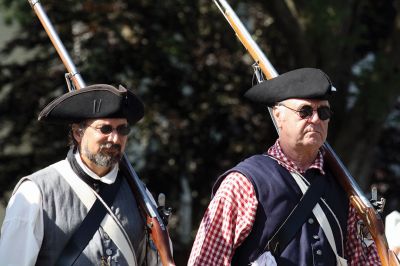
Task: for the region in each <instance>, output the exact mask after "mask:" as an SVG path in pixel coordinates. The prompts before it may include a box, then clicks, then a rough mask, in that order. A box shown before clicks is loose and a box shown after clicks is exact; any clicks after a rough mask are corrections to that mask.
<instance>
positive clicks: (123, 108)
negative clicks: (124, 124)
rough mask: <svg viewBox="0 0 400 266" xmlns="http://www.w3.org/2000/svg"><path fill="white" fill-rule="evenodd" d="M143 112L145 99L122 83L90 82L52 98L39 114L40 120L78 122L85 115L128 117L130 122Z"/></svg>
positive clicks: (85, 116)
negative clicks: (92, 83)
mask: <svg viewBox="0 0 400 266" xmlns="http://www.w3.org/2000/svg"><path fill="white" fill-rule="evenodd" d="M143 115H144V106H143V103H142V101H141V100H140V99H139V98H138V97H137V96H136V95H135V94H134V93H133V92H131V91H130V90H127V89H125V88H124V87H123V86H121V85H119V88H118V89H117V88H115V87H113V86H111V85H107V84H95V85H90V86H87V87H85V88H82V89H80V90H76V91H71V92H68V93H66V94H63V95H61V96H60V97H58V98H56V99H55V100H53V101H52V102H51V103H49V104H48V105H47V106H46V107H45V108H44V109H43V110H42V111H41V112H40V114H39V117H38V120H39V121H49V122H67V123H78V122H81V121H83V120H86V119H96V118H126V119H127V120H128V123H129V124H130V125H133V124H135V123H136V122H138V121H139V120H140V119H142V117H143Z"/></svg>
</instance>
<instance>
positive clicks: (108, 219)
mask: <svg viewBox="0 0 400 266" xmlns="http://www.w3.org/2000/svg"><path fill="white" fill-rule="evenodd" d="M143 114H144V107H143V104H142V102H141V101H140V99H139V98H138V97H137V96H136V95H135V94H133V93H132V92H131V91H129V90H126V89H125V88H123V87H122V86H120V87H119V88H118V89H117V88H115V87H113V86H110V85H105V84H97V85H91V86H88V87H86V88H83V89H81V90H79V91H73V92H69V93H66V94H64V95H62V96H60V97H58V98H57V99H55V100H54V101H53V102H51V103H50V104H49V105H47V106H46V107H45V108H44V109H43V110H42V112H41V113H40V114H39V120H40V121H46V122H62V123H68V124H70V125H71V130H70V136H69V137H70V146H71V148H70V150H69V152H68V154H67V158H66V159H65V160H62V161H59V162H57V163H54V164H52V165H50V166H48V167H46V168H44V169H42V170H40V171H38V172H35V173H33V174H32V175H29V176H27V177H24V178H22V179H21V180H20V182H19V183H18V184H17V186H16V188H15V190H14V192H13V195H12V197H11V199H10V201H9V204H8V206H7V210H6V216H5V219H4V223H3V225H2V228H1V238H0V258H1V264H2V265H130V266H131V265H158V264H159V262H158V255H157V252H156V251H155V250H154V249H153V248H151V245H149V243H148V235H147V232H146V230H145V220H144V217H143V216H142V214H141V213H140V211H139V208H138V205H137V202H136V199H135V197H134V195H133V194H132V192H131V190H130V187H129V185H128V183H127V181H126V179H125V178H124V173H123V171H122V169H123V167H122V166H121V165H120V163H119V162H120V160H121V158H122V156H123V152H124V150H125V147H126V143H127V139H128V134H129V132H130V129H131V126H133V125H134V124H136V122H138V121H139V120H140V119H141V118H142V117H143Z"/></svg>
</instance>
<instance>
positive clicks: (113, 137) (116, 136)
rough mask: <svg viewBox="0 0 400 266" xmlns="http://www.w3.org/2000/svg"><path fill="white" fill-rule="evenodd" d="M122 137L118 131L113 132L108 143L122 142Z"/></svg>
mask: <svg viewBox="0 0 400 266" xmlns="http://www.w3.org/2000/svg"><path fill="white" fill-rule="evenodd" d="M120 138H121V136H120V135H119V134H118V132H117V131H116V130H113V131H112V132H111V133H110V134H108V136H107V139H108V141H112V142H114V143H117V142H118V141H119V140H120Z"/></svg>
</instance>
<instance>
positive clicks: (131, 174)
mask: <svg viewBox="0 0 400 266" xmlns="http://www.w3.org/2000/svg"><path fill="white" fill-rule="evenodd" d="M28 2H29V4H30V5H31V7H32V9H33V10H34V11H35V13H36V15H37V16H38V18H39V20H40V22H41V23H42V25H43V28H44V29H45V31H46V33H47V35H48V36H49V38H50V40H51V42H52V44H53V46H54V48H55V49H56V50H57V53H58V55H59V56H60V58H61V60H62V62H63V64H64V66H65V68H66V69H67V72H68V73H67V75H66V79H67V84H68V88H69V89H70V90H75V89H76V90H79V89H81V88H84V87H86V85H85V82H84V81H83V79H82V77H81V75H80V74H79V72H78V71H77V70H76V67H75V65H74V63H73V62H72V60H71V58H70V56H69V54H68V52H67V50H66V49H65V47H64V45H63V43H62V42H61V40H60V38H59V37H58V34H57V32H56V31H55V30H54V27H53V25H52V24H51V22H50V20H49V18H48V17H47V15H46V13H45V12H44V10H43V8H42V6H41V4H40V2H39V1H38V0H28ZM121 166H122V168H121V170H122V171H124V173H125V176H127V181H128V183H129V185H130V187H131V190H132V192H133V193H134V195H135V198H136V199H137V201H138V202H139V205H140V207H141V208H140V209H141V210H142V211H143V212H144V214H145V216H146V217H145V218H146V223H147V227H148V229H149V231H150V235H151V238H152V240H153V242H154V244H155V246H156V248H157V250H158V253H159V254H160V259H161V263H162V264H163V265H169V266H172V265H175V262H174V259H173V256H172V248H171V246H170V241H169V235H168V230H167V228H166V226H165V225H164V223H163V220H162V218H161V216H160V214H159V213H158V211H157V208H156V206H155V204H154V203H153V201H152V200H151V198H150V196H149V195H148V194H147V191H146V188H145V187H144V185H143V183H142V182H141V181H140V179H139V177H138V175H137V174H136V172H135V170H134V169H133V167H132V165H131V164H130V162H129V160H128V157H127V156H126V154H125V153H124V155H123V158H122V165H121Z"/></svg>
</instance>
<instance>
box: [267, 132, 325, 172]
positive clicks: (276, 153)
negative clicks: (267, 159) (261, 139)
mask: <svg viewBox="0 0 400 266" xmlns="http://www.w3.org/2000/svg"><path fill="white" fill-rule="evenodd" d="M267 153H268V155H269V156H272V157H274V158H275V159H277V161H278V163H279V164H280V165H282V166H283V167H284V168H286V170H288V171H289V172H293V171H297V172H299V173H301V174H304V173H305V172H306V171H307V170H308V169H311V168H314V169H318V170H319V171H320V172H321V174H323V175H325V171H324V169H323V166H324V156H323V155H322V151H321V150H319V152H318V155H317V158H316V159H315V161H314V162H313V164H311V165H310V167H308V168H307V169H301V168H300V167H298V166H297V165H296V164H295V163H294V162H293V161H292V160H290V159H289V158H288V157H287V156H286V155H285V154H284V153H283V151H282V148H281V145H280V144H279V139H278V140H276V142H275V144H274V145H272V146H271V147H270V148H269V149H268V152H267Z"/></svg>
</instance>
